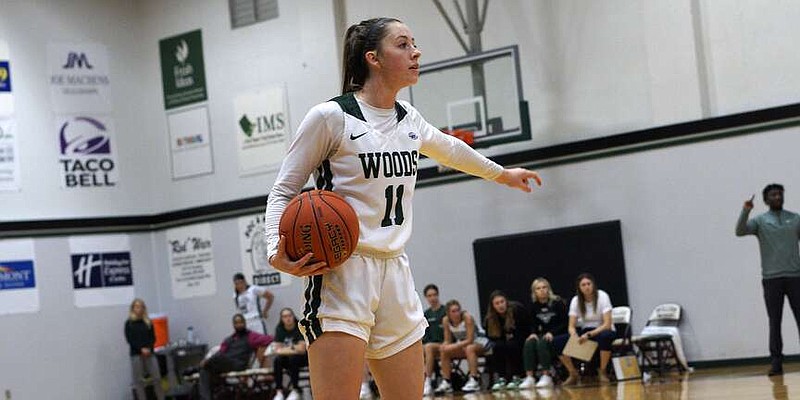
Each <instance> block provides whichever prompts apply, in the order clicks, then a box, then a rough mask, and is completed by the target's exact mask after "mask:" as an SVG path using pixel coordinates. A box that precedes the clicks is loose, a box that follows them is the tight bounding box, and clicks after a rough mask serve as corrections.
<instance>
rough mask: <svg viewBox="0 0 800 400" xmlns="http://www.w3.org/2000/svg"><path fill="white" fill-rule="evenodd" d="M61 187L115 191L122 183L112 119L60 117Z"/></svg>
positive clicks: (56, 129)
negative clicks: (118, 183) (109, 189)
mask: <svg viewBox="0 0 800 400" xmlns="http://www.w3.org/2000/svg"><path fill="white" fill-rule="evenodd" d="M55 131H56V132H57V135H58V146H59V154H60V156H59V159H58V166H59V169H60V170H61V187H62V188H64V189H83V188H103V187H114V186H116V185H117V182H118V181H119V171H118V167H117V157H116V154H115V153H116V152H115V151H114V146H113V145H112V144H113V143H114V141H115V140H116V139H115V137H114V126H113V123H112V120H111V118H109V117H100V116H97V115H93V116H88V115H78V116H58V117H56V120H55Z"/></svg>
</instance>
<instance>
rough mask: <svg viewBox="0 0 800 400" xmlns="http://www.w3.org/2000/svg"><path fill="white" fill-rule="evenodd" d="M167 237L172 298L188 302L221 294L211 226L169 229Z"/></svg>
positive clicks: (206, 224) (198, 225) (205, 224)
mask: <svg viewBox="0 0 800 400" xmlns="http://www.w3.org/2000/svg"><path fill="white" fill-rule="evenodd" d="M166 234H167V235H166V236H167V252H168V253H169V275H170V277H171V278H172V297H174V298H176V299H186V298H189V297H198V296H210V295H213V294H215V293H217V273H216V271H215V268H214V246H213V245H212V242H211V224H208V223H204V224H196V225H189V226H184V227H180V228H174V229H168V230H167V232H166Z"/></svg>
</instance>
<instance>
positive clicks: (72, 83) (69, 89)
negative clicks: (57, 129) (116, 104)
mask: <svg viewBox="0 0 800 400" xmlns="http://www.w3.org/2000/svg"><path fill="white" fill-rule="evenodd" d="M47 68H48V69H47V71H48V73H49V79H48V80H49V83H50V100H51V101H52V103H53V110H54V111H55V112H56V113H62V114H63V113H85V112H97V113H110V112H112V111H113V109H112V104H111V80H110V78H109V73H108V72H109V68H108V51H107V50H106V47H105V46H104V45H102V44H99V43H49V44H48V45H47Z"/></svg>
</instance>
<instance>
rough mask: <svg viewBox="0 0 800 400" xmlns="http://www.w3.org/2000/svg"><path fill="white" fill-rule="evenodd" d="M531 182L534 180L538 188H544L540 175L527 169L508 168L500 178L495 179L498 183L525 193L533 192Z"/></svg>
mask: <svg viewBox="0 0 800 400" xmlns="http://www.w3.org/2000/svg"><path fill="white" fill-rule="evenodd" d="M530 180H533V182H535V183H536V186H542V178H541V177H539V174H537V173H536V172H535V171H531V170H527V169H525V168H510V169H509V168H506V169H504V170H503V173H501V174H500V176H498V177H497V178H495V179H494V181H495V182H497V183H500V184H503V185H506V186H509V187H512V188H515V189H519V190H522V191H523V192H531V191H532V189H531V187H532V185H531V184H530V183H531V182H530Z"/></svg>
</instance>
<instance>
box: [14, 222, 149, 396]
mask: <svg viewBox="0 0 800 400" xmlns="http://www.w3.org/2000/svg"><path fill="white" fill-rule="evenodd" d="M150 241H151V235H150V234H149V233H143V234H134V235H131V237H130V245H131V260H132V262H133V265H134V270H133V280H134V284H135V295H136V296H137V297H140V298H142V299H143V300H144V301H145V303H146V304H148V311H150V312H158V311H159V306H158V304H159V299H158V293H157V291H156V282H157V278H156V274H154V269H153V263H152V248H151V243H150ZM34 250H35V252H36V285H37V288H38V289H39V304H40V311H39V312H38V313H35V314H16V315H3V316H2V317H0V330H2V331H3V332H4V334H5V340H2V341H0V392H1V391H3V390H6V389H7V390H10V391H11V394H12V398H13V399H21V400H33V399H126V398H129V396H130V394H129V393H130V391H129V390H128V387H129V385H130V381H131V379H130V361H129V357H128V345H127V343H126V342H125V336H124V323H125V320H126V319H127V315H128V305H121V306H107V307H91V308H77V307H76V306H75V305H74V300H73V299H74V295H73V292H74V290H73V288H72V278H71V276H70V273H71V269H70V261H69V260H70V258H69V257H70V251H69V244H68V242H67V239H66V238H65V237H59V238H47V239H37V240H36V241H35V248H34Z"/></svg>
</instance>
